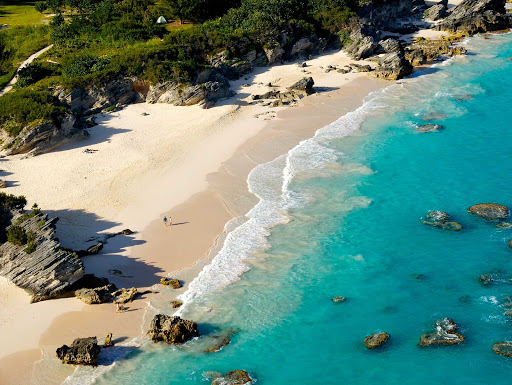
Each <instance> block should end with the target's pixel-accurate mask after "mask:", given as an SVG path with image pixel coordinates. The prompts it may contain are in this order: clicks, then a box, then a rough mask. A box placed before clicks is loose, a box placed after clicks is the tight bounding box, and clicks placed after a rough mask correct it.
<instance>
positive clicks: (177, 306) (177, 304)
mask: <svg viewBox="0 0 512 385" xmlns="http://www.w3.org/2000/svg"><path fill="white" fill-rule="evenodd" d="M181 305H183V302H181V301H172V302H171V306H172V307H173V308H174V309H177V308H179V307H181Z"/></svg>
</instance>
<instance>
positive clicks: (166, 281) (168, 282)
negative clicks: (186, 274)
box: [160, 278, 183, 289]
mask: <svg viewBox="0 0 512 385" xmlns="http://www.w3.org/2000/svg"><path fill="white" fill-rule="evenodd" d="M160 284H161V285H165V286H170V287H172V288H173V289H179V288H181V287H182V286H183V285H182V284H181V282H180V281H179V280H178V279H176V278H173V279H171V278H161V279H160Z"/></svg>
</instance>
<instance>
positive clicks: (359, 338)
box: [68, 35, 512, 385]
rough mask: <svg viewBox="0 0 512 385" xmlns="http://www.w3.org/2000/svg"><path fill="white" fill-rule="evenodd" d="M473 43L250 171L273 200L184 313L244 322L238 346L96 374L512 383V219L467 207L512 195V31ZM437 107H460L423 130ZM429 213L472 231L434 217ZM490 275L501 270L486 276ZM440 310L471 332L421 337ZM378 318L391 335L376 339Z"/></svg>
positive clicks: (205, 320) (152, 348) (265, 198)
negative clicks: (500, 222) (502, 349)
mask: <svg viewBox="0 0 512 385" xmlns="http://www.w3.org/2000/svg"><path fill="white" fill-rule="evenodd" d="M467 44H468V45H469V47H468V48H469V49H470V52H471V53H472V54H471V55H468V56H466V57H457V58H455V59H453V60H450V61H448V62H444V63H443V64H440V65H438V66H436V67H435V68H433V69H431V70H428V71H426V72H422V73H420V74H419V75H417V76H415V77H413V78H411V79H408V80H406V81H404V82H402V83H401V84H398V85H393V86H390V87H388V88H387V89H385V90H384V91H382V92H378V93H375V94H372V95H371V96H370V97H369V98H368V102H367V104H366V105H365V106H363V107H362V108H361V109H359V110H358V111H356V112H354V113H352V114H349V115H348V116H346V117H344V118H341V119H340V120H339V121H338V122H336V123H334V124H332V125H330V126H328V127H326V128H324V129H322V130H320V131H319V132H318V133H317V135H316V136H315V138H313V139H310V140H308V141H305V142H303V143H302V144H301V145H299V146H298V147H297V148H296V149H294V150H292V151H291V152H290V153H289V154H287V155H286V156H283V157H281V158H278V159H277V160H275V161H274V162H271V163H269V164H266V165H262V166H259V167H258V168H257V169H256V170H254V171H253V172H252V173H251V176H250V178H249V182H250V187H251V189H252V191H253V192H254V193H256V194H257V195H258V196H259V197H260V198H261V199H262V201H261V203H260V204H259V205H258V206H257V207H255V208H254V209H253V210H252V211H251V213H249V215H248V218H249V220H248V221H247V222H246V223H245V224H243V225H241V226H240V227H238V228H237V229H235V230H234V231H233V232H232V233H231V234H230V236H228V238H227V240H226V245H225V247H224V249H223V250H222V251H221V252H220V254H219V255H218V256H217V257H216V258H215V260H214V263H213V264H212V265H210V266H209V267H207V268H205V270H203V272H202V273H201V275H200V277H198V279H197V280H196V281H195V282H194V283H193V284H192V285H191V287H190V289H189V291H188V292H187V293H186V294H185V295H184V299H185V300H186V301H188V303H187V306H186V307H185V309H184V310H183V314H182V316H183V317H185V318H193V319H195V320H197V321H198V322H199V324H200V328H201V331H202V332H203V334H208V333H215V332H218V331H220V330H225V329H227V328H235V329H237V330H238V333H237V334H236V335H235V336H234V337H233V339H232V343H231V344H230V345H229V346H227V347H225V348H224V349H223V350H222V351H221V352H218V353H215V354H205V353H203V352H202V349H203V348H204V347H205V346H206V345H207V344H208V343H209V340H208V337H202V338H201V339H199V340H197V341H192V342H190V343H188V344H186V345H185V346H183V347H181V348H176V347H169V346H165V345H163V344H152V343H147V344H145V345H144V346H143V348H142V349H141V350H138V351H135V352H133V353H130V354H129V355H128V357H127V358H125V359H123V360H121V361H119V362H118V363H117V364H116V365H115V367H114V368H113V369H112V370H110V371H108V372H107V373H106V374H103V375H102V377H101V378H99V379H98V380H97V383H99V384H123V385H132V384H137V385H142V384H175V383H176V384H177V383H179V384H200V383H208V380H207V376H206V372H208V371H216V372H227V371H229V370H233V369H245V370H247V371H249V372H250V373H251V374H252V375H253V376H254V377H255V378H256V379H257V382H258V383H259V384H281V383H283V382H286V383H293V384H308V385H309V384H320V383H321V384H323V385H326V384H340V383H345V384H370V383H372V384H373V383H383V384H387V385H390V384H401V383H407V384H418V385H423V384H425V385H426V384H441V383H449V382H450V383H461V384H462V383H464V384H486V383H493V384H508V383H509V382H510V380H509V379H508V375H509V373H510V371H511V370H512V359H508V358H505V357H500V356H497V355H495V354H494V353H493V352H492V350H491V346H492V344H493V343H494V342H497V341H503V340H507V339H512V324H511V323H512V318H510V317H508V316H506V315H504V307H503V303H504V302H506V301H505V298H504V297H505V296H506V295H512V284H511V283H510V281H509V279H510V277H512V250H511V249H510V248H509V247H508V246H507V241H508V239H510V238H512V229H511V230H500V229H497V228H496V227H495V225H496V223H493V222H486V221H484V220H483V219H481V218H479V217H475V216H472V215H471V214H469V213H468V212H467V211H466V210H467V208H468V207H469V206H471V205H472V204H475V203H481V202H497V203H502V204H505V205H511V206H512V184H511V183H510V181H509V180H508V178H509V175H512V159H511V157H510V154H511V149H512V130H511V129H510V123H509V116H508V107H509V100H511V97H512V89H511V87H510V81H511V80H512V73H511V69H512V61H509V60H507V59H508V57H509V56H512V35H500V36H493V37H492V38H491V39H490V40H484V39H483V38H480V37H475V38H473V39H471V40H470V41H469V42H468V43H467ZM466 95H471V96H472V99H470V100H457V98H460V99H467V98H466ZM429 113H442V114H445V115H446V116H445V117H438V118H439V120H435V121H432V123H436V124H442V125H443V126H444V127H445V129H444V130H442V131H440V132H433V133H418V132H417V131H416V126H417V125H418V124H424V123H427V122H423V121H422V117H423V116H426V115H428V114H429ZM428 123H430V122H428ZM430 210H443V211H446V212H448V213H449V214H451V215H452V217H453V218H454V219H455V220H457V221H459V222H460V223H461V224H462V225H463V227H464V229H463V230H462V231H460V232H450V231H444V230H440V229H435V228H432V227H430V226H426V225H423V224H422V223H421V222H420V219H421V217H422V216H423V215H425V214H426V213H428V212H429V211H430ZM242 272H244V273H243V275H241V278H240V279H238V277H239V276H240V274H241V273H242ZM483 273H489V274H492V275H493V276H494V277H495V278H496V280H497V281H496V282H495V283H494V284H492V285H489V286H485V287H484V286H482V285H480V283H479V282H478V277H479V275H480V274H483ZM233 281H234V282H233ZM230 282H232V283H231V284H229V285H228V283H230ZM338 295H343V296H345V297H347V298H348V299H347V301H346V302H344V303H339V304H335V303H333V302H332V301H331V298H332V297H333V296H338ZM161 306H162V305H161ZM210 308H211V309H212V310H211V311H206V310H205V309H208V310H210ZM159 310H161V311H163V312H169V313H170V312H171V309H170V308H168V307H166V306H162V308H161V309H159ZM441 317H450V318H453V319H454V320H455V322H456V323H457V324H459V325H460V332H461V333H462V334H463V335H464V336H465V337H466V342H465V343H464V344H462V345H460V346H444V347H439V348H421V347H419V346H418V341H419V337H420V335H421V334H423V333H425V332H427V331H429V330H430V329H431V325H432V323H433V322H434V321H435V320H436V319H439V318H441ZM378 331H386V332H388V333H389V334H391V340H390V343H389V344H388V345H387V347H386V348H385V349H381V350H376V351H370V350H367V349H366V348H365V347H364V344H363V338H364V337H365V336H367V335H369V334H372V333H375V332H378ZM90 374H92V373H90ZM77 381H78V382H77ZM68 382H69V383H73V382H75V383H86V382H87V381H86V379H85V377H83V376H82V377H75V378H74V379H70V380H69V381H68Z"/></svg>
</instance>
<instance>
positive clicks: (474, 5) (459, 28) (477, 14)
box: [435, 0, 512, 35]
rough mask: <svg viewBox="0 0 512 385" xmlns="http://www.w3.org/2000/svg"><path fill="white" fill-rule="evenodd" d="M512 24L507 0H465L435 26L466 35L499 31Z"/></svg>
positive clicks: (441, 29) (442, 29)
mask: <svg viewBox="0 0 512 385" xmlns="http://www.w3.org/2000/svg"><path fill="white" fill-rule="evenodd" d="M511 26H512V22H511V18H510V17H509V16H507V15H506V10H505V0H463V1H462V2H461V3H460V4H459V5H457V6H456V7H455V8H453V9H452V10H451V13H450V15H449V16H448V17H447V18H446V19H444V20H443V21H442V22H441V23H439V24H438V25H437V26H436V27H435V28H436V29H437V30H439V31H447V32H452V33H459V34H465V35H474V34H475V33H481V32H489V31H498V30H504V29H508V28H510V27H511Z"/></svg>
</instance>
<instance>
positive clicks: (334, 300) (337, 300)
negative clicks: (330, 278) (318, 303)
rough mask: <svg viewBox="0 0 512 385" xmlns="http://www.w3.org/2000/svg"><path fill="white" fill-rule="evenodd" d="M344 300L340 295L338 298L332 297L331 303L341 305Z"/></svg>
mask: <svg viewBox="0 0 512 385" xmlns="http://www.w3.org/2000/svg"><path fill="white" fill-rule="evenodd" d="M346 300H347V298H345V297H343V296H341V295H340V296H337V297H334V298H333V299H332V302H335V303H341V302H345V301H346Z"/></svg>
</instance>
